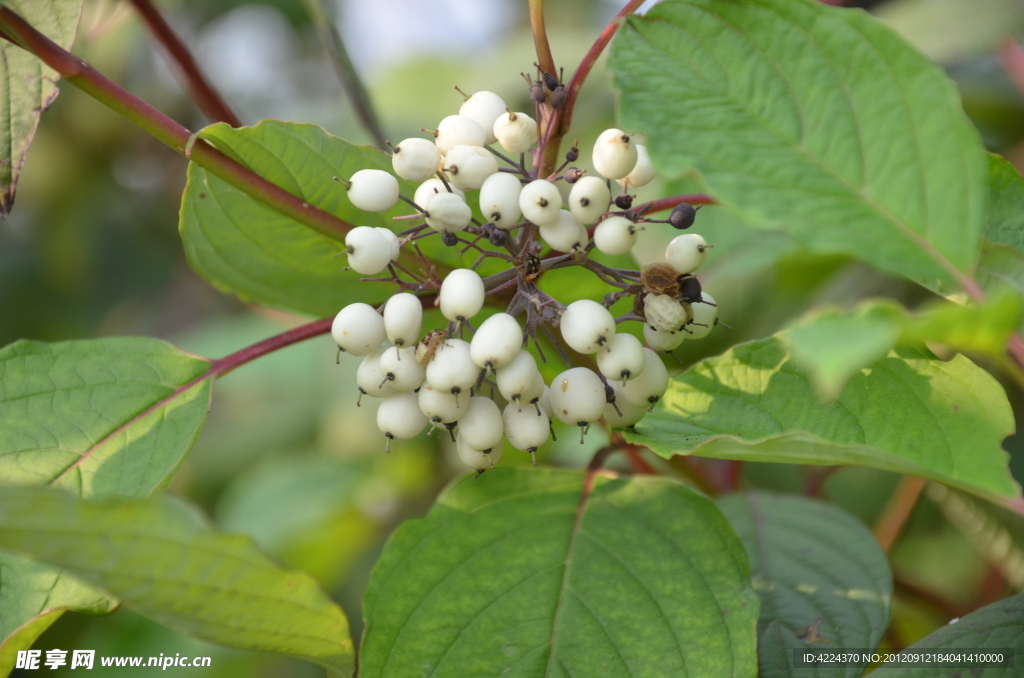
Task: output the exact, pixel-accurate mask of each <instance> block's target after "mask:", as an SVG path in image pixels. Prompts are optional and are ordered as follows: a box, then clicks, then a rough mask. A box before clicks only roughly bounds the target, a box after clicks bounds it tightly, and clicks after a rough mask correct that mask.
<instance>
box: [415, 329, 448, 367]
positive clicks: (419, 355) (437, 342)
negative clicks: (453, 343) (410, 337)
mask: <svg viewBox="0 0 1024 678" xmlns="http://www.w3.org/2000/svg"><path fill="white" fill-rule="evenodd" d="M447 338H448V333H447V332H445V331H444V330H430V331H429V332H427V336H425V337H423V341H421V342H420V343H419V345H418V346H416V361H417V362H419V363H421V364H424V365H425V364H426V363H429V362H430V361H431V360H433V359H434V354H435V353H437V351H438V349H439V348H441V346H442V345H447V344H445V343H444V342H445V339H447Z"/></svg>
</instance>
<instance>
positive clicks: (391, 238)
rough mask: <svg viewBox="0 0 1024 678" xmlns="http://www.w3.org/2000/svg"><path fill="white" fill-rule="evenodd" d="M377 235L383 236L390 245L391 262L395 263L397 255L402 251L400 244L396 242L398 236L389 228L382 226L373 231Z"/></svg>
mask: <svg viewBox="0 0 1024 678" xmlns="http://www.w3.org/2000/svg"><path fill="white" fill-rule="evenodd" d="M373 230H375V231H377V233H380V234H381V235H382V236H384V239H385V240H387V241H388V244H389V245H391V261H397V260H398V255H399V253H400V252H401V250H402V243H401V242H400V241H399V240H398V236H397V235H395V232H394V231H392V230H391V229H390V228H384V227H383V226H375V227H374V229H373Z"/></svg>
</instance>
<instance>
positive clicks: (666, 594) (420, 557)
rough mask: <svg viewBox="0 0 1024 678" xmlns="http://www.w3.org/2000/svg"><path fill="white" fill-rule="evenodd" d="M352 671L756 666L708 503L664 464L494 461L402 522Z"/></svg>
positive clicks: (730, 556)
mask: <svg viewBox="0 0 1024 678" xmlns="http://www.w3.org/2000/svg"><path fill="white" fill-rule="evenodd" d="M363 614H364V616H365V618H366V631H365V633H364V637H363V645H362V648H361V650H360V655H359V663H360V666H359V675H360V676H362V678H377V677H379V676H410V675H432V676H438V677H440V676H470V675H473V676H496V675H508V676H539V675H548V676H570V675H573V676H601V677H602V678H615V677H617V676H633V677H634V678H639V677H641V676H652V677H654V676H657V677H661V676H683V675H685V676H697V675H701V676H703V675H707V676H711V675H714V676H723V677H724V676H736V677H738V676H744V677H751V678H752V677H753V676H755V675H756V672H757V671H756V658H755V625H756V619H757V598H756V595H755V594H754V592H753V591H752V590H751V586H750V570H749V566H748V564H747V559H746V554H745V553H744V552H743V546H742V544H740V542H739V540H738V539H737V538H736V535H735V533H734V532H733V531H732V529H731V528H730V527H729V524H728V522H727V521H726V520H725V518H724V517H723V516H722V514H721V513H720V512H719V511H718V510H717V509H716V508H715V506H714V504H713V503H712V502H711V501H710V500H708V499H706V498H705V497H703V496H702V495H700V494H698V493H696V492H695V491H693V490H691V489H689V488H687V487H685V486H683V485H680V484H678V483H675V482H672V481H670V480H667V479H664V478H650V477H636V478H632V479H629V480H608V479H606V478H598V479H597V482H596V484H595V486H594V488H593V492H592V493H590V494H587V492H586V490H585V489H584V476H583V474H581V473H575V472H567V471H556V470H550V469H512V468H498V469H497V470H495V471H489V472H487V473H485V474H483V475H482V476H481V477H479V478H475V479H474V478H472V477H465V478H463V479H462V480H460V481H459V482H457V483H456V484H455V485H454V486H452V487H451V488H449V489H448V490H446V491H445V492H444V494H442V495H441V497H440V498H439V499H438V501H437V503H436V504H435V505H434V507H433V508H432V509H431V511H430V513H429V514H428V515H427V517H426V518H424V519H421V520H413V521H409V522H407V523H404V524H403V525H402V526H401V527H399V528H398V530H396V531H395V533H394V535H393V536H392V538H391V541H390V542H389V543H388V545H387V546H386V547H385V549H384V553H383V554H382V555H381V558H380V560H379V561H378V563H377V565H376V567H375V568H374V570H373V574H372V575H371V578H370V588H369V590H368V591H367V593H366V598H365V601H364V608H363Z"/></svg>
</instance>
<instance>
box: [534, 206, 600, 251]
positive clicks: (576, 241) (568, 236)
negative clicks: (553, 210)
mask: <svg viewBox="0 0 1024 678" xmlns="http://www.w3.org/2000/svg"><path fill="white" fill-rule="evenodd" d="M540 237H541V239H543V240H544V242H546V243H547V244H548V245H550V246H551V249H554V250H558V251H559V252H572V251H574V250H582V249H584V248H585V247H586V246H587V243H589V242H590V236H588V235H587V228H586V226H584V225H583V224H581V223H580V222H578V221H576V217H574V216H573V215H572V213H571V212H569V210H558V220H557V221H555V223H553V224H547V225H543V226H541V227H540Z"/></svg>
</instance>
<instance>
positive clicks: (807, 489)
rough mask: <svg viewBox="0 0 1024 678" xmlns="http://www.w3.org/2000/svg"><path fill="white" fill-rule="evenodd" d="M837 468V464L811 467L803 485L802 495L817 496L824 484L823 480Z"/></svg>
mask: <svg viewBox="0 0 1024 678" xmlns="http://www.w3.org/2000/svg"><path fill="white" fill-rule="evenodd" d="M838 470H839V467H838V466H826V467H824V468H813V469H811V471H810V475H809V477H808V479H807V483H806V484H805V485H804V495H805V496H808V497H817V496H818V495H820V494H821V489H822V488H823V487H824V486H825V481H826V480H828V479H829V478H830V477H831V476H832V474H833V473H835V472H836V471H838Z"/></svg>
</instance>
